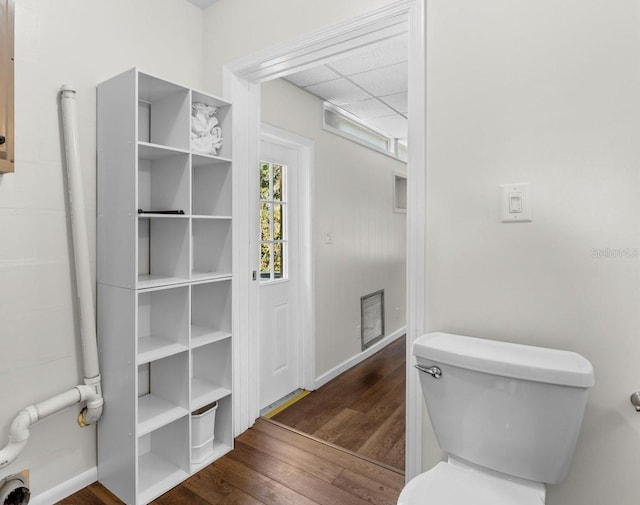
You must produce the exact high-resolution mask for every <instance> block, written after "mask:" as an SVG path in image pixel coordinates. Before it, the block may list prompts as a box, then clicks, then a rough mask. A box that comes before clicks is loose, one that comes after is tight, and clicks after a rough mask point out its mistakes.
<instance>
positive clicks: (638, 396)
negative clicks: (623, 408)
mask: <svg viewBox="0 0 640 505" xmlns="http://www.w3.org/2000/svg"><path fill="white" fill-rule="evenodd" d="M630 400H631V404H632V405H633V406H634V407H635V408H636V410H637V411H638V412H640V392H636V393H633V394H632V395H631V398H630Z"/></svg>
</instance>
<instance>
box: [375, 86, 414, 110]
mask: <svg viewBox="0 0 640 505" xmlns="http://www.w3.org/2000/svg"><path fill="white" fill-rule="evenodd" d="M408 97H409V93H407V92H406V91H405V92H404V93H396V94H395V95H387V96H381V97H380V100H382V101H383V102H384V103H386V104H387V105H389V106H390V107H393V108H394V109H395V110H397V111H398V112H401V113H403V114H407V113H408V112H409V103H408Z"/></svg>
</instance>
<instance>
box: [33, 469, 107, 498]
mask: <svg viewBox="0 0 640 505" xmlns="http://www.w3.org/2000/svg"><path fill="white" fill-rule="evenodd" d="M97 480H98V468H97V467H95V466H94V467H93V468H90V469H89V470H87V471H86V472H82V473H81V474H79V475H76V476H75V477H73V478H71V479H69V480H68V481H66V482H63V483H62V484H58V485H57V486H56V487H53V488H51V489H49V490H47V491H45V492H44V493H40V494H39V495H36V496H33V497H32V498H31V500H29V505H52V504H54V503H57V502H59V501H60V500H64V499H65V498H66V497H67V496H70V495H72V494H73V493H76V492H78V491H80V490H81V489H82V488H85V487H87V486H89V485H91V484H93V483H94V482H95V481H97Z"/></svg>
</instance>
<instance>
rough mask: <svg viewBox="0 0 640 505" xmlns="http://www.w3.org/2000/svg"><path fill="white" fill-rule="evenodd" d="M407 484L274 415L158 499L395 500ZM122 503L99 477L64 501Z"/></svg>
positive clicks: (335, 503)
mask: <svg viewBox="0 0 640 505" xmlns="http://www.w3.org/2000/svg"><path fill="white" fill-rule="evenodd" d="M403 485H404V476H403V475H402V474H401V473H400V472H397V471H393V470H390V469H388V468H384V467H382V466H380V465H377V464H375V463H372V462H370V461H367V460H365V459H363V458H359V457H357V456H355V455H353V454H351V453H350V452H348V451H344V450H340V449H338V448H336V447H333V446H331V445H330V444H327V443H323V442H321V441H318V440H314V439H312V438H310V437H307V436H304V435H301V434H299V433H296V432H295V431H292V430H290V429H287V428H284V427H282V426H279V425H278V424H274V423H272V422H270V421H268V420H264V419H258V421H257V422H256V424H255V425H254V426H253V428H251V429H249V430H247V431H246V432H244V433H243V434H242V435H240V436H239V437H238V438H237V439H236V446H235V449H234V450H233V451H232V452H230V453H229V454H227V455H226V456H224V457H222V458H220V459H219V460H218V461H216V462H215V463H213V464H211V465H209V466H208V467H206V468H205V469H204V470H202V471H200V472H199V473H197V474H196V475H194V476H193V477H191V478H190V479H188V480H187V481H185V482H184V483H182V484H181V485H179V486H178V487H176V488H174V489H172V490H171V491H169V492H168V493H166V494H164V495H162V496H161V497H160V498H158V499H157V500H155V501H154V502H153V503H155V504H157V505H182V504H184V505H187V504H189V505H371V504H373V505H395V504H396V502H397V499H398V495H399V494H400V490H401V489H402V486H403ZM59 503H60V504H62V505H116V504H118V505H119V504H121V503H122V502H121V501H120V500H118V499H117V498H116V497H115V496H113V495H112V494H111V493H110V492H109V491H108V490H106V489H105V488H104V487H103V486H102V485H100V484H99V483H95V484H92V485H91V486H89V487H87V488H84V489H83V490H81V491H79V492H78V493H76V494H74V495H72V496H70V497H68V498H66V499H65V500H63V501H61V502H59Z"/></svg>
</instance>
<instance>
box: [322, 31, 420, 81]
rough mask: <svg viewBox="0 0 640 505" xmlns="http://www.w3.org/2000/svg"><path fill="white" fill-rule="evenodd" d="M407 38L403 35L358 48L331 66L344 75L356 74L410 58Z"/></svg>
mask: <svg viewBox="0 0 640 505" xmlns="http://www.w3.org/2000/svg"><path fill="white" fill-rule="evenodd" d="M407 40H408V39H407V35H401V36H399V37H395V38H393V39H391V40H389V41H385V42H384V43H380V44H376V45H374V46H368V47H367V48H366V49H363V50H358V51H357V52H354V53H353V54H352V55H351V56H347V57H346V58H343V59H341V60H338V61H334V62H331V63H329V66H330V67H331V68H333V69H335V70H337V71H338V72H340V73H341V74H342V75H354V74H360V73H362V72H367V71H369V70H373V69H375V68H379V67H386V66H388V65H392V64H394V63H399V62H401V61H406V60H407V59H408V48H407V46H408V44H407Z"/></svg>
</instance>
